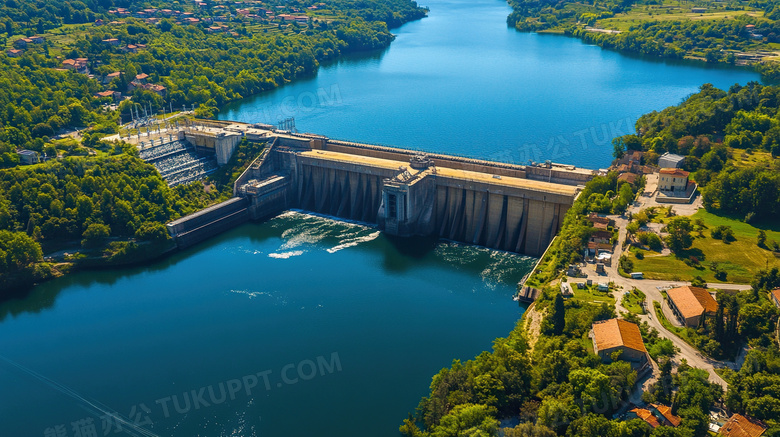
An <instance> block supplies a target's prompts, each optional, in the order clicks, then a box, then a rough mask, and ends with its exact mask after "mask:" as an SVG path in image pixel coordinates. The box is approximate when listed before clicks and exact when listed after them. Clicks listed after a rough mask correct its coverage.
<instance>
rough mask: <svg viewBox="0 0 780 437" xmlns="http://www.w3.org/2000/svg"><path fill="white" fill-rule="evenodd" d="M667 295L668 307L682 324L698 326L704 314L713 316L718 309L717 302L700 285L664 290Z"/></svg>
mask: <svg viewBox="0 0 780 437" xmlns="http://www.w3.org/2000/svg"><path fill="white" fill-rule="evenodd" d="M666 293H667V295H668V296H669V307H670V308H671V309H672V312H674V314H675V315H676V316H677V319H678V320H680V323H682V324H683V325H684V326H689V327H696V326H699V323H701V321H702V319H703V318H704V317H706V316H713V315H715V312H716V311H717V310H718V303H717V302H716V301H715V299H713V298H712V296H711V295H710V293H709V292H708V291H707V290H706V289H704V288H701V287H690V286H687V285H686V286H684V287H677V288H672V289H671V290H669V291H667V292H666Z"/></svg>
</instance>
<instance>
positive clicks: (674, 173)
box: [659, 168, 690, 178]
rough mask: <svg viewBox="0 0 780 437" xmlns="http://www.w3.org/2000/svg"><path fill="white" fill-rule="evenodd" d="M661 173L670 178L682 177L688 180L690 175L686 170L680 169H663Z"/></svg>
mask: <svg viewBox="0 0 780 437" xmlns="http://www.w3.org/2000/svg"><path fill="white" fill-rule="evenodd" d="M659 173H661V174H664V175H668V176H680V177H684V178H687V177H688V175H689V174H690V173H688V172H687V171H685V170H680V169H679V168H662V169H661V171H660V172H659Z"/></svg>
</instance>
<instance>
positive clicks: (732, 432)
mask: <svg viewBox="0 0 780 437" xmlns="http://www.w3.org/2000/svg"><path fill="white" fill-rule="evenodd" d="M764 432H766V426H765V425H764V424H763V423H761V422H759V421H758V420H755V419H752V418H750V417H745V416H743V415H741V414H735V415H733V416H731V417H730V418H729V420H728V421H727V422H726V423H725V424H723V426H722V427H721V428H720V433H719V434H720V435H724V436H727V437H760V436H761V435H762V434H764Z"/></svg>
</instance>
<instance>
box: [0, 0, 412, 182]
mask: <svg viewBox="0 0 780 437" xmlns="http://www.w3.org/2000/svg"><path fill="white" fill-rule="evenodd" d="M277 3H278V4H277ZM225 4H226V5H228V6H225V5H222V7H223V8H227V9H219V10H217V9H216V6H215V2H209V3H208V5H207V6H206V7H205V10H202V9H193V8H194V5H193V4H192V3H191V2H178V1H172V2H170V1H169V2H166V1H158V2H151V3H149V2H133V1H97V2H93V1H89V2H80V1H71V2H67V1H63V2H60V1H51V0H41V1H37V2H30V1H16V0H9V1H6V2H4V6H3V7H2V8H0V23H4V25H0V41H3V42H6V45H12V43H13V42H16V41H17V40H18V39H19V38H22V37H24V36H31V35H36V34H38V35H41V36H43V37H44V41H43V43H41V44H31V45H28V46H27V47H26V48H25V49H24V50H23V53H22V54H21V55H19V56H15V57H12V56H10V55H7V54H5V53H4V54H0V84H2V87H0V126H2V130H0V168H3V167H12V166H14V165H16V164H17V163H18V158H17V157H16V156H15V154H14V153H13V151H14V149H16V148H26V149H32V150H35V151H37V152H39V153H40V152H42V151H43V148H44V147H45V143H46V142H48V141H49V139H50V138H51V137H53V136H54V135H55V134H58V133H62V132H64V131H67V130H72V129H85V128H91V131H92V132H97V133H103V134H110V133H116V131H117V125H118V124H119V123H121V121H122V119H121V115H122V114H124V117H125V118H124V121H128V120H129V109H128V107H129V106H128V105H130V104H131V103H130V101H123V102H122V104H120V105H119V106H118V108H114V107H111V106H109V104H110V103H111V98H106V97H99V96H97V95H96V93H97V92H99V91H103V90H113V91H118V92H121V93H124V94H126V95H129V96H132V99H133V100H132V101H133V102H135V103H136V104H141V105H144V106H149V105H151V107H152V108H153V110H154V111H159V110H162V109H166V110H170V109H171V108H178V109H181V107H182V105H184V104H186V105H188V106H191V105H196V106H200V107H201V108H200V111H199V112H198V114H200V115H205V116H210V115H213V114H214V113H215V112H217V111H218V108H219V107H220V106H222V105H223V104H225V103H226V102H229V101H231V100H236V99H240V98H243V97H247V96H250V95H252V94H256V93H258V92H261V91H266V90H269V89H272V88H275V87H278V86H280V85H282V84H284V83H287V82H289V81H291V80H293V79H295V78H298V77H301V76H307V75H312V74H314V73H315V72H316V71H317V68H318V67H319V65H320V63H321V62H324V61H328V60H331V59H334V58H336V57H338V56H339V55H342V54H345V53H350V52H356V51H365V50H376V49H381V48H385V47H387V46H388V45H389V44H390V42H391V41H392V39H393V35H392V34H391V33H390V31H389V30H388V29H389V26H390V27H392V26H398V25H400V24H403V23H405V22H407V21H409V20H413V19H418V18H421V17H423V16H425V13H426V10H425V9H423V8H420V7H418V6H417V4H416V3H415V2H412V1H407V0H392V1H383V2H379V1H361V2H354V1H347V0H332V1H329V2H327V3H318V4H319V5H320V6H319V9H317V10H316V12H312V11H309V12H308V13H309V14H310V17H311V18H310V20H309V22H308V23H298V22H291V23H284V24H283V23H278V25H276V24H273V23H270V22H265V21H262V20H260V19H257V20H255V21H252V22H250V21H248V19H246V18H242V17H244V16H243V15H239V14H236V5H235V4H233V3H231V2H225ZM313 4H314V3H313V2H306V1H296V2H287V3H282V2H273V1H271V2H268V4H267V5H266V7H267V8H269V9H270V8H272V7H276V6H280V7H283V8H287V9H290V10H307V8H308V7H311V6H312V5H313ZM150 5H154V6H157V7H160V8H163V7H169V8H171V9H177V10H182V11H194V12H191V13H193V14H195V16H198V17H201V18H203V21H201V22H200V23H199V24H197V25H186V24H177V21H176V19H174V18H163V19H160V20H157V21H155V22H149V21H148V20H144V19H140V18H134V17H133V16H126V17H123V18H122V20H121V21H116V18H117V17H116V16H115V15H112V14H111V13H109V10H110V8H113V7H125V8H129V10H130V11H134V10H139V9H141V8H144V7H149V6H150ZM323 5H324V6H323ZM287 9H284V10H287ZM218 11H219V12H218ZM226 11H227V12H230V15H229V16H230V17H232V18H231V19H230V21H225V22H224V25H225V28H226V29H231V32H219V33H212V32H210V31H209V29H208V24H206V23H207V21H209V20H211V19H212V18H213V15H214V14H216V13H226ZM317 14H321V15H319V17H320V18H317V17H318V15H317ZM96 19H99V20H104V21H105V22H108V21H109V20H114V21H111V23H112V24H111V25H102V26H95V25H92V23H93V22H94V21H95V20H96ZM258 20H259V21H258ZM79 23H86V24H79ZM3 31H4V33H3ZM109 39H115V40H117V41H118V42H119V43H121V44H118V45H109V44H106V43H105V42H104V40H109ZM128 45H131V46H135V45H141V46H142V47H143V49H142V50H135V49H133V50H127V49H125V48H124V47H126V46H128ZM77 58H86V59H87V60H88V61H87V67H88V70H89V73H90V74H91V76H88V75H87V74H82V73H84V72H77V71H73V70H70V71H62V68H61V67H62V61H63V60H64V59H77ZM115 71H119V72H121V73H122V74H121V75H120V76H119V77H116V78H114V79H113V80H112V81H110V82H108V83H104V82H103V78H105V77H106V75H108V74H109V73H113V72H115ZM141 73H145V74H147V75H149V77H148V78H147V79H145V81H146V82H149V83H152V84H155V85H159V86H163V87H165V88H164V90H165V91H164V92H153V91H151V90H149V89H144V88H143V87H134V88H129V87H128V85H129V84H130V82H132V81H133V80H134V79H135V77H136V75H137V74H141Z"/></svg>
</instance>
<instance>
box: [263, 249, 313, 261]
mask: <svg viewBox="0 0 780 437" xmlns="http://www.w3.org/2000/svg"><path fill="white" fill-rule="evenodd" d="M304 252H305V250H291V251H289V252H282V253H269V254H268V257H269V258H276V259H287V258H291V257H293V256H300V255H303V253H304Z"/></svg>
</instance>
